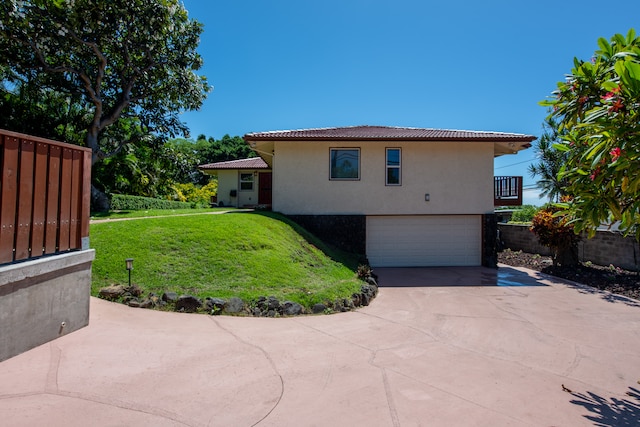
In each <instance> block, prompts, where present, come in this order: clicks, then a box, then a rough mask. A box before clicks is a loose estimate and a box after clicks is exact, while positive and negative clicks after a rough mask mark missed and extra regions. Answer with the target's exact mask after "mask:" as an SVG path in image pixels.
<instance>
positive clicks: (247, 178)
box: [240, 173, 253, 191]
mask: <svg viewBox="0 0 640 427" xmlns="http://www.w3.org/2000/svg"><path fill="white" fill-rule="evenodd" d="M240 191H253V174H252V173H241V174H240Z"/></svg>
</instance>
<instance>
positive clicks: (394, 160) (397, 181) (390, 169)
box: [387, 148, 402, 185]
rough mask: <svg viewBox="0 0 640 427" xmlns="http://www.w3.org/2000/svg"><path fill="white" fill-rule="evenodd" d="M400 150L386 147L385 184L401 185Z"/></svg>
mask: <svg viewBox="0 0 640 427" xmlns="http://www.w3.org/2000/svg"><path fill="white" fill-rule="evenodd" d="M401 166H402V152H401V151H400V148H387V185H401V184H402V182H401V178H402V174H401V173H400V167H401Z"/></svg>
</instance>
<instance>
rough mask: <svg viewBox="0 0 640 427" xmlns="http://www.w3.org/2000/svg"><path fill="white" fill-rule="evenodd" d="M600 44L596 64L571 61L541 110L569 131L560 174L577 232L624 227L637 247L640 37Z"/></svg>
mask: <svg viewBox="0 0 640 427" xmlns="http://www.w3.org/2000/svg"><path fill="white" fill-rule="evenodd" d="M598 46H599V49H598V50H596V51H595V54H594V56H593V58H592V59H591V61H586V62H585V61H582V60H579V59H577V58H575V59H574V67H573V69H572V70H571V74H569V75H568V77H567V79H566V80H565V81H563V82H559V83H558V85H557V90H556V91H555V92H554V94H555V99H550V100H547V101H544V102H542V103H541V104H542V105H544V106H547V107H551V108H552V109H553V110H552V112H551V115H550V117H552V118H554V119H557V120H558V122H559V124H560V126H559V130H561V131H563V132H566V134H565V135H564V136H563V141H562V142H561V143H559V144H556V145H555V147H556V148H557V149H558V150H561V151H563V152H565V153H566V156H567V159H566V164H565V166H564V167H563V168H562V169H561V171H560V174H559V176H560V178H561V179H563V180H566V182H567V186H566V191H567V193H568V194H569V195H571V196H572V199H571V201H569V202H568V203H566V204H565V205H564V206H565V208H566V211H567V212H568V213H570V214H571V215H572V216H573V218H574V224H575V229H576V230H577V231H582V230H586V231H588V232H589V234H590V235H593V234H594V233H595V230H596V228H598V227H599V226H601V225H602V224H612V223H614V222H616V221H619V222H620V229H621V230H623V231H624V232H626V233H628V234H631V233H635V237H636V239H637V240H639V241H640V227H638V225H639V223H640V170H639V169H640V161H639V160H640V38H638V37H636V34H635V31H634V30H633V29H631V30H629V32H628V33H627V35H626V37H625V36H623V35H621V34H616V35H614V36H613V37H612V38H611V41H607V40H606V39H604V38H600V39H599V40H598Z"/></svg>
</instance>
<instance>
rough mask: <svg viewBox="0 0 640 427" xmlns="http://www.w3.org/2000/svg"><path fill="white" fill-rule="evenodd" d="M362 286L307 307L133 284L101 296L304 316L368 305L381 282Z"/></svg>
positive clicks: (142, 304) (157, 305)
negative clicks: (150, 289) (145, 288)
mask: <svg viewBox="0 0 640 427" xmlns="http://www.w3.org/2000/svg"><path fill="white" fill-rule="evenodd" d="M363 279H364V282H363V284H362V285H361V286H360V292H356V293H353V294H352V295H351V298H338V299H336V300H335V301H325V302H324V303H318V304H315V305H314V306H313V307H311V308H305V307H303V306H302V305H300V304H298V303H296V302H293V301H282V302H281V301H279V300H278V299H277V298H276V297H274V296H268V297H267V296H261V297H259V298H258V299H257V300H255V301H249V302H246V301H243V300H242V299H240V298H238V297H231V298H229V299H223V298H215V297H207V298H205V299H204V301H203V300H202V299H200V298H198V297H196V296H193V295H178V294H177V293H175V292H170V291H167V292H164V293H163V294H162V295H157V294H155V293H153V292H150V293H149V294H148V295H147V296H146V297H144V296H143V292H142V289H141V288H140V287H138V286H137V285H135V284H133V285H131V286H130V287H127V286H123V285H110V286H107V287H104V288H102V289H100V291H99V292H98V297H99V298H102V299H106V300H108V301H112V302H119V303H122V304H125V305H128V306H129V307H133V308H147V309H159V310H164V311H169V310H171V311H176V312H183V313H206V314H210V315H213V316H216V315H230V316H253V317H294V316H300V315H315V314H332V313H343V312H347V311H352V310H355V309H357V308H359V307H365V306H368V305H369V304H370V303H371V301H373V299H374V298H375V297H376V296H377V295H378V283H377V281H376V278H375V277H373V276H372V275H370V276H367V277H365V278H363Z"/></svg>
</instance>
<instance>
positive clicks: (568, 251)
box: [551, 244, 580, 267]
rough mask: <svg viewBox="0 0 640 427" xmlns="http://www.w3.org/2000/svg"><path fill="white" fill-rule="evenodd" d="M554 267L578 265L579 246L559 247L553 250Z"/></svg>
mask: <svg viewBox="0 0 640 427" xmlns="http://www.w3.org/2000/svg"><path fill="white" fill-rule="evenodd" d="M551 252H552V255H553V256H552V258H553V265H554V266H558V265H561V266H563V267H572V266H575V265H578V264H579V263H580V260H579V258H578V245H575V244H573V245H567V246H558V247H554V248H552V251H551Z"/></svg>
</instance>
